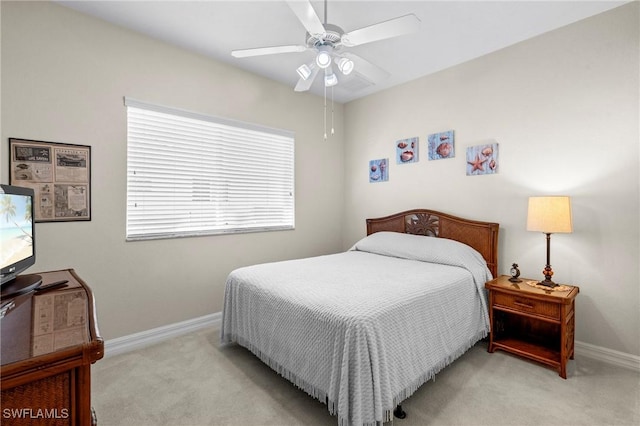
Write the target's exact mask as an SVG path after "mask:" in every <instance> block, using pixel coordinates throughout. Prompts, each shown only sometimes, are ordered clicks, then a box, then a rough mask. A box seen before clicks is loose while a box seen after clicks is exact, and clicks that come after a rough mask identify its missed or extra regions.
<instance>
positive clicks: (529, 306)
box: [493, 292, 560, 320]
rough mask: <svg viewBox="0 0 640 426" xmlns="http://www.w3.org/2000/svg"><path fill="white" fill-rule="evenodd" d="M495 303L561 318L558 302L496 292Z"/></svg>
mask: <svg viewBox="0 0 640 426" xmlns="http://www.w3.org/2000/svg"><path fill="white" fill-rule="evenodd" d="M493 304H494V306H496V307H497V306H503V307H505V308H510V309H513V310H516V311H519V312H526V313H530V314H535V315H540V316H544V317H547V318H553V319H557V320H560V305H559V304H557V303H551V302H543V301H540V300H535V299H529V298H527V297H522V296H515V295H513V294H505V293H500V292H495V293H494V294H493Z"/></svg>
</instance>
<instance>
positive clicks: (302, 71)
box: [296, 64, 313, 80]
mask: <svg viewBox="0 0 640 426" xmlns="http://www.w3.org/2000/svg"><path fill="white" fill-rule="evenodd" d="M311 66H313V64H311ZM296 71H298V75H299V76H300V78H301V79H303V80H308V79H309V77H311V67H310V66H309V65H307V64H302V65H300V66H299V67H298V69H297V70H296Z"/></svg>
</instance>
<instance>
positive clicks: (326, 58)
mask: <svg viewBox="0 0 640 426" xmlns="http://www.w3.org/2000/svg"><path fill="white" fill-rule="evenodd" d="M316 64H318V66H319V67H320V68H327V67H328V66H329V65H331V55H330V54H329V52H326V51H324V50H321V51H320V52H318V56H316Z"/></svg>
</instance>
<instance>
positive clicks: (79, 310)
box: [0, 269, 104, 426]
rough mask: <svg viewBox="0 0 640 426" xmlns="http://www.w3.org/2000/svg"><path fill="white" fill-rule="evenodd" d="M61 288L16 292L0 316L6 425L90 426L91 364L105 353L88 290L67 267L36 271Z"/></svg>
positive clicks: (92, 415) (0, 421) (3, 413)
mask: <svg viewBox="0 0 640 426" xmlns="http://www.w3.org/2000/svg"><path fill="white" fill-rule="evenodd" d="M39 275H41V276H42V283H43V285H45V284H47V283H52V282H55V281H60V280H68V283H67V284H66V285H65V286H63V287H57V288H53V289H50V290H47V291H43V292H35V293H34V292H31V293H27V294H24V295H20V296H16V297H15V298H14V299H13V300H14V303H15V306H14V307H13V308H12V309H10V310H9V311H8V312H7V313H6V315H5V317H4V318H2V319H1V320H0V325H1V327H2V337H1V338H2V346H1V358H0V359H1V362H2V367H1V370H0V373H1V387H2V399H1V407H2V410H1V413H0V416H1V417H0V423H2V425H3V426H8V425H20V426H22V425H47V426H50V425H51V426H53V425H83V426H85V425H91V424H95V423H96V419H95V415H94V414H93V410H92V408H91V364H92V363H94V362H96V361H97V360H99V359H101V358H102V357H103V355H104V342H103V340H102V338H101V337H100V334H99V332H98V324H97V322H96V312H95V302H94V298H93V293H92V292H91V289H90V288H89V287H88V286H87V285H86V284H85V283H84V281H82V279H80V277H78V275H77V274H76V273H75V271H73V270H72V269H68V270H62V271H52V272H44V273H39Z"/></svg>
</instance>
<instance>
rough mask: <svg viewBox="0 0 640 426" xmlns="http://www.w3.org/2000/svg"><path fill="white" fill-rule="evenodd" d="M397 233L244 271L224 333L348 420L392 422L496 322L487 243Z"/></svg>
mask: <svg viewBox="0 0 640 426" xmlns="http://www.w3.org/2000/svg"><path fill="white" fill-rule="evenodd" d="M386 234H391V233H377V234H373V235H371V236H370V237H367V238H365V239H363V240H362V241H361V242H360V243H358V244H356V245H355V246H354V247H353V248H352V249H351V250H350V251H347V252H345V253H340V254H335V255H327V256H319V257H314V258H307V259H300V260H291V261H285V262H275V263H268V264H262V265H255V266H250V267H245V268H240V269H237V270H235V271H233V272H232V273H231V274H230V275H229V277H228V279H227V283H226V290H225V300H224V312H223V319H222V330H221V340H222V342H223V343H229V342H237V343H238V344H240V345H242V346H244V347H246V348H248V349H249V350H250V351H252V352H253V353H254V354H255V355H257V356H258V357H259V358H260V359H261V360H263V361H264V362H265V363H267V364H268V365H269V366H271V367H272V368H273V369H274V370H276V371H277V372H278V373H280V374H281V375H282V376H284V377H285V378H287V379H288V380H290V381H291V382H293V383H294V384H295V385H297V386H298V387H300V388H301V389H303V390H304V391H306V392H307V393H309V394H310V395H312V396H313V397H315V398H318V399H319V400H320V401H322V402H325V403H326V404H327V405H328V408H329V410H330V412H331V413H332V414H337V416H338V423H339V424H340V425H343V424H344V425H346V424H349V425H361V424H365V425H369V424H376V423H377V422H383V421H389V420H390V419H391V416H392V411H393V409H394V408H395V406H396V405H397V404H398V403H400V402H401V401H403V400H404V399H406V398H408V397H409V396H410V395H411V394H412V393H413V392H414V391H415V390H416V389H417V388H418V387H419V386H420V385H422V384H423V383H424V382H426V381H427V380H429V379H430V378H432V377H433V376H434V375H435V374H436V373H437V372H438V371H440V370H441V369H442V368H443V367H445V366H446V365H448V364H449V363H450V362H452V361H453V360H454V359H456V358H457V357H459V356H460V355H462V354H463V353H464V352H465V351H466V350H467V349H469V348H470V347H471V346H473V344H475V343H476V342H477V341H478V340H479V339H481V338H483V337H485V336H486V335H487V332H488V330H489V321H488V315H487V310H486V301H485V298H484V288H483V285H484V283H485V282H486V281H487V280H489V279H490V278H491V274H490V272H489V270H488V269H487V267H486V264H485V263H484V261H483V259H482V257H481V256H480V255H479V254H477V252H475V251H474V250H473V249H471V248H470V247H468V246H464V245H461V244H459V243H456V242H453V241H450V240H443V239H437V238H429V237H414V238H419V239H420V240H411V239H409V244H406V243H405V240H406V238H405V237H404V236H403V235H405V234H396V235H400V236H403V237H395V236H394V235H386ZM376 236H377V237H376ZM409 237H413V236H409ZM397 238H400V240H401V241H400V240H398V239H397ZM427 240H430V241H428V242H427ZM425 244H426V245H427V246H428V247H426V249H425V247H424V245H425ZM456 244H457V245H460V246H464V248H463V249H461V248H460V247H458V246H456ZM389 247H391V249H389ZM469 250H470V251H471V252H469ZM423 251H424V253H423Z"/></svg>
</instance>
